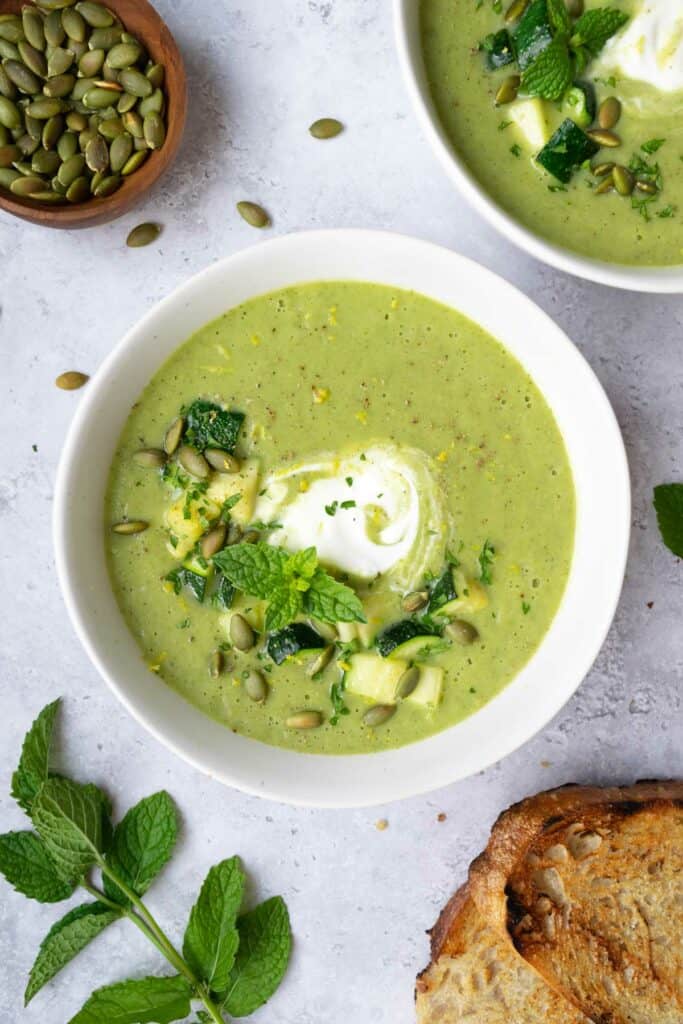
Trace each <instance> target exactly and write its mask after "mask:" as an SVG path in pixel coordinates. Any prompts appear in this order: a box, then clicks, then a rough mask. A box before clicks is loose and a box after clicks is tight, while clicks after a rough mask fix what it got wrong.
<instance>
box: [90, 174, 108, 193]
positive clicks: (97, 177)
mask: <svg viewBox="0 0 683 1024" xmlns="http://www.w3.org/2000/svg"><path fill="white" fill-rule="evenodd" d="M104 176H105V172H104V171H95V173H94V174H93V176H92V178H91V179H90V191H91V192H92V194H93V195H95V189H97V188H99V187H100V185H101V184H102V182H103V181H104Z"/></svg>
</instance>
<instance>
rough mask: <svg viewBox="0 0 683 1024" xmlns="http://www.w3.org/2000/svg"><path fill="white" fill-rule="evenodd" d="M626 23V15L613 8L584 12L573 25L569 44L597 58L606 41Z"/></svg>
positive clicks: (599, 8)
mask: <svg viewBox="0 0 683 1024" xmlns="http://www.w3.org/2000/svg"><path fill="white" fill-rule="evenodd" d="M627 21H628V14H625V13H624V11H617V10H616V9H615V8H613V7H598V8H596V9H595V10H593V11H586V12H585V14H582V15H581V17H580V18H579V20H578V21H577V22H575V24H574V30H573V35H572V38H571V44H572V46H573V47H575V48H577V49H578V48H579V47H582V46H583V47H585V48H586V49H587V50H588V52H589V53H590V55H591V57H597V55H598V54H599V53H600V51H601V50H602V48H603V46H604V45H605V43H606V42H607V40H608V39H611V38H612V36H613V35H615V34H616V33H617V32H618V31H619V29H620V28H622V27H623V26H624V25H625V24H626V22H627Z"/></svg>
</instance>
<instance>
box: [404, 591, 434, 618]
mask: <svg viewBox="0 0 683 1024" xmlns="http://www.w3.org/2000/svg"><path fill="white" fill-rule="evenodd" d="M428 602H429V594H428V593H427V591H426V590H416V591H415V592H414V593H412V594H407V595H406V596H405V597H404V598H403V601H402V603H401V607H402V608H403V611H404V612H408V613H409V614H412V613H413V612H417V611H419V610H420V608H424V607H425V605H426V604H428Z"/></svg>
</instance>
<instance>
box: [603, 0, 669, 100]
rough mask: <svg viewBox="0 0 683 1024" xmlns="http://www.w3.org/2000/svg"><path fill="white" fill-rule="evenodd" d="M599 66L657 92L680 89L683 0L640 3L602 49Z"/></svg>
mask: <svg viewBox="0 0 683 1024" xmlns="http://www.w3.org/2000/svg"><path fill="white" fill-rule="evenodd" d="M599 64H600V68H601V69H604V70H605V71H616V72H618V73H619V74H620V76H622V77H624V78H629V79H632V80H633V81H637V82H646V83H647V84H648V85H651V86H654V88H656V89H659V90H660V92H678V91H679V90H683V0H641V6H640V9H639V10H638V11H637V12H636V13H635V14H634V15H633V17H631V18H630V20H629V21H628V22H627V24H626V25H625V26H624V28H623V29H622V30H621V32H619V33H617V35H615V36H614V37H613V38H612V39H610V41H609V42H608V43H607V45H606V46H605V48H604V50H603V51H602V53H601V55H600V58H599Z"/></svg>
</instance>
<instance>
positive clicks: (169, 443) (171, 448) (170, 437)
mask: <svg viewBox="0 0 683 1024" xmlns="http://www.w3.org/2000/svg"><path fill="white" fill-rule="evenodd" d="M184 429H185V420H184V419H183V417H182V416H179V417H178V419H177V420H173V423H172V424H171V426H170V427H169V428H168V430H167V431H166V436H165V438H164V451H165V452H166V454H167V455H173V453H174V452H175V450H176V448H177V447H178V445H179V444H180V438H181V437H182V434H183V430H184Z"/></svg>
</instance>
